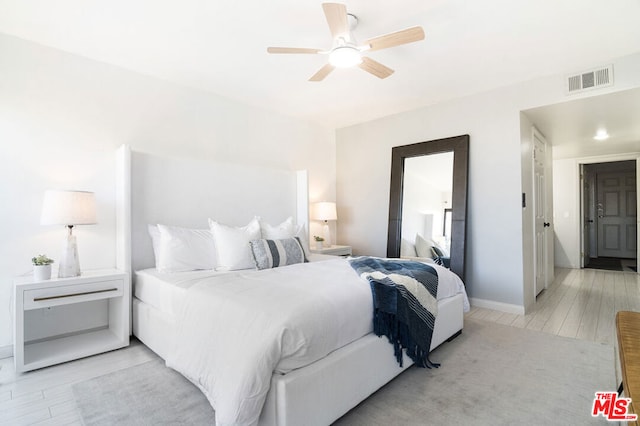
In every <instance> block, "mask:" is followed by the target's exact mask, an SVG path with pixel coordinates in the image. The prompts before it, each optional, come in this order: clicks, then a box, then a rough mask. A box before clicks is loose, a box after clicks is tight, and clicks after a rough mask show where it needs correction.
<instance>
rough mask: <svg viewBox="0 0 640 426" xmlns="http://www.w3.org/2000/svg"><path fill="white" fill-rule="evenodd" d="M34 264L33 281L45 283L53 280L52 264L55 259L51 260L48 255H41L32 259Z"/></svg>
mask: <svg viewBox="0 0 640 426" xmlns="http://www.w3.org/2000/svg"><path fill="white" fill-rule="evenodd" d="M31 263H33V279H34V280H35V281H44V280H48V279H50V278H51V264H52V263H53V259H49V258H48V257H47V255H46V254H41V255H38V256H36V257H33V258H31Z"/></svg>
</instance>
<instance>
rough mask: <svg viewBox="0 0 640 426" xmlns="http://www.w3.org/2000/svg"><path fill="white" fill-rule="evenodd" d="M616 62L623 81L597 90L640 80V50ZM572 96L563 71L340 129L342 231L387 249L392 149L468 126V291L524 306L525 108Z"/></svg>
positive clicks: (491, 303)
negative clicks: (522, 201) (522, 199)
mask: <svg viewBox="0 0 640 426" xmlns="http://www.w3.org/2000/svg"><path fill="white" fill-rule="evenodd" d="M612 62H613V63H614V67H615V70H616V85H615V87H613V88H610V89H607V90H603V91H599V92H598V93H595V94H602V93H606V92H608V91H617V90H624V89H628V88H631V87H638V86H640V55H633V56H629V57H625V58H620V59H618V60H614V61H612ZM595 65H598V64H589V65H585V68H589V66H595ZM593 95H594V93H593V92H592V93H586V94H583V95H579V96H578V97H587V96H593ZM575 98H577V97H576V96H573V97H571V98H570V99H575ZM566 100H569V98H567V96H566V95H565V93H564V75H556V76H549V77H545V78H540V79H536V80H533V81H529V82H526V83H523V84H519V85H515V86H510V87H505V88H502V89H498V90H494V91H491V92H488V93H481V94H477V95H474V96H469V97H466V98H462V99H456V100H452V101H448V102H443V103H441V104H438V105H433V106H427V107H424V108H421V109H418V110H413V111H408V112H405V113H401V114H398V115H394V116H391V117H386V118H383V119H380V120H375V121H372V122H368V123H363V124H359V125H355V126H351V127H347V128H344V129H339V130H338V131H337V177H338V193H337V195H338V208H339V212H338V215H339V216H341V220H340V221H338V232H339V233H340V235H341V236H342V237H343V238H344V239H345V241H346V242H348V243H349V244H351V245H353V247H354V251H355V253H357V254H373V255H377V256H381V255H384V254H386V241H387V219H388V211H389V178H390V167H391V166H390V163H391V148H392V147H394V146H399V145H406V144H411V143H416V142H422V141H427V140H432V139H438V138H444V137H450V136H456V135H461V134H469V135H470V147H469V156H470V158H469V198H468V208H467V212H468V216H467V219H468V220H467V240H466V247H467V253H466V284H467V290H468V292H469V294H470V296H471V297H472V299H473V300H474V301H475V302H476V303H477V304H484V306H488V307H494V308H498V309H503V310H509V311H514V312H522V311H523V310H524V307H525V297H524V295H525V293H526V294H530V293H532V292H533V288H532V287H531V286H532V283H533V281H532V280H531V279H530V278H527V279H526V280H525V278H524V274H525V273H527V274H530V272H531V271H532V270H533V268H532V266H531V262H532V261H533V257H532V256H531V250H532V241H533V240H532V238H531V237H530V236H529V235H527V234H528V233H531V232H532V229H530V228H529V227H528V225H527V224H526V223H523V213H522V208H521V194H522V192H525V193H528V194H531V193H532V182H530V181H523V176H522V173H523V171H522V167H523V166H522V164H523V162H524V161H528V160H527V158H528V157H527V156H526V155H525V154H523V147H522V146H521V135H522V132H523V129H522V126H521V122H520V120H521V116H520V111H522V110H525V109H528V108H533V107H537V106H543V105H549V104H553V103H557V102H563V101H566ZM530 124H535V123H530ZM525 127H527V126H525ZM525 148H526V147H525ZM363 153H366V155H363ZM555 180H556V178H555V177H554V181H555ZM525 225H526V226H527V228H525ZM524 235H527V236H526V237H524ZM527 301H528V300H527Z"/></svg>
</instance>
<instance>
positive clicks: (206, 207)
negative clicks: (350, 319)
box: [117, 146, 463, 426]
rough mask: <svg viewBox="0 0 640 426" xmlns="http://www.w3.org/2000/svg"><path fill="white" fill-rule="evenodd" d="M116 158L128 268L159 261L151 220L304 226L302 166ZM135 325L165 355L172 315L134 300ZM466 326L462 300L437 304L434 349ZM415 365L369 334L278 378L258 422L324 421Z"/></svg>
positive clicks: (123, 262) (121, 246)
mask: <svg viewBox="0 0 640 426" xmlns="http://www.w3.org/2000/svg"><path fill="white" fill-rule="evenodd" d="M117 159H118V170H119V177H118V203H117V229H118V256H117V259H118V268H120V269H123V270H125V271H127V272H133V271H135V270H139V269H143V268H146V267H152V266H153V254H152V248H151V242H150V239H149V237H148V235H147V224H149V223H166V224H171V225H178V226H188V227H201V228H205V227H206V226H207V224H206V219H207V217H211V218H215V219H216V220H219V221H221V222H226V223H230V224H237V225H244V224H246V223H247V222H248V221H249V220H250V219H251V218H252V217H253V216H254V214H260V215H261V216H262V217H263V218H264V219H265V220H267V221H270V222H271V223H279V222H280V221H282V220H283V219H285V218H286V217H288V216H294V218H295V219H296V221H297V223H298V224H305V225H307V229H308V189H307V188H308V177H307V173H306V171H300V172H290V171H282V170H272V169H259V168H247V167H243V166H238V165H229V164H218V163H212V162H203V161H197V160H180V159H168V158H161V157H155V156H151V155H148V154H142V153H137V152H134V153H132V152H131V150H130V149H129V147H127V146H123V147H121V148H120V149H119V150H118V152H117ZM217 182H220V183H221V184H217ZM274 198H275V199H277V202H274ZM185 206H192V207H191V208H187V209H185ZM239 212H242V214H240V215H239V214H238V213H239ZM291 212H295V215H294V214H292V213H291ZM243 215H244V216H243ZM131 275H132V276H133V277H134V276H135V274H134V273H132V274H131ZM134 285H135V283H134ZM132 323H133V327H132V330H133V334H134V335H135V336H136V337H137V338H138V339H140V340H141V341H142V342H143V343H144V344H145V345H146V346H148V347H149V348H151V350H153V351H154V352H156V353H157V354H158V355H159V356H161V357H162V358H166V356H167V354H168V351H169V350H170V348H171V345H172V342H173V334H174V329H175V324H174V319H173V318H171V317H170V316H169V315H167V314H166V313H163V312H161V311H159V310H158V309H155V308H154V307H152V306H150V305H148V304H145V303H143V302H141V301H140V300H138V299H136V298H135V297H134V298H133V312H132ZM462 326H463V297H462V296H461V295H457V296H454V297H451V298H448V299H445V300H441V301H439V303H438V316H437V318H436V322H435V327H434V333H433V338H432V342H431V349H434V348H435V347H437V346H439V345H440V344H441V343H443V342H444V341H446V340H447V339H449V338H451V337H452V336H455V335H456V334H457V333H459V332H460V331H461V330H462ZM411 364H412V361H411V360H410V359H409V358H407V357H406V356H405V358H404V363H403V365H404V367H403V368H400V367H399V366H398V364H397V362H396V360H395V357H394V355H393V347H392V346H391V345H390V344H389V343H388V342H387V341H386V339H385V338H379V337H377V336H375V335H373V334H369V335H367V336H364V337H363V338H361V339H359V340H357V341H355V342H353V343H351V344H349V345H347V346H345V347H343V348H340V349H338V350H336V351H334V352H332V353H331V354H329V355H328V356H327V357H325V358H323V359H321V360H319V361H317V362H315V363H313V364H311V365H308V366H306V367H304V368H300V369H297V370H294V371H292V372H290V373H288V374H286V375H280V374H274V375H273V378H272V380H271V389H270V391H269V393H268V395H267V400H266V402H265V406H264V408H263V411H262V414H261V417H260V424H261V425H277V426H294V425H300V424H305V425H328V424H330V423H332V422H333V421H335V420H336V419H338V418H340V417H341V416H342V415H344V414H345V413H346V412H347V411H349V410H350V409H351V408H353V407H355V406H356V405H357V404H358V403H360V402H361V401H363V400H364V399H366V398H367V397H368V396H369V395H371V394H372V393H373V392H375V391H376V390H377V389H379V388H380V387H382V386H383V385H384V384H386V383H387V382H389V381H390V380H391V379H393V378H394V377H396V376H397V375H398V374H400V373H401V372H402V371H404V370H405V369H406V368H408V367H409V366H410V365H411Z"/></svg>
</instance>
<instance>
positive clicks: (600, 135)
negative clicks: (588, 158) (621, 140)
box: [593, 129, 609, 141]
mask: <svg viewBox="0 0 640 426" xmlns="http://www.w3.org/2000/svg"><path fill="white" fill-rule="evenodd" d="M593 138H594V139H595V140H597V141H604V140H607V139H609V133H607V130H606V129H600V130H598V131H597V133H596V135H595V136H594V137H593Z"/></svg>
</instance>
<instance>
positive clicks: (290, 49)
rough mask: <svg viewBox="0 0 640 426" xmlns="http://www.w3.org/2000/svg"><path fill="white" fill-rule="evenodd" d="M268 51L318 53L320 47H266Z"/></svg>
mask: <svg viewBox="0 0 640 426" xmlns="http://www.w3.org/2000/svg"><path fill="white" fill-rule="evenodd" d="M267 52H269V53H320V52H321V50H320V49H308V48H306V47H267Z"/></svg>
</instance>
